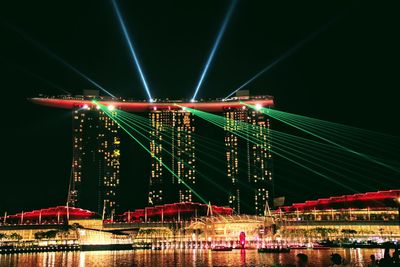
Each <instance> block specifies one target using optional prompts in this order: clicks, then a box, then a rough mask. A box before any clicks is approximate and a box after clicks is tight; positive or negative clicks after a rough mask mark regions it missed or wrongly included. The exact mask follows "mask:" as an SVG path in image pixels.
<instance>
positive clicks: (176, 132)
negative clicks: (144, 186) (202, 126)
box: [148, 109, 196, 205]
mask: <svg viewBox="0 0 400 267" xmlns="http://www.w3.org/2000/svg"><path fill="white" fill-rule="evenodd" d="M149 116H150V123H151V126H152V130H150V138H151V141H150V151H151V153H152V159H151V174H150V189H149V198H148V202H149V204H150V205H159V204H164V203H172V202H177V201H179V202H187V201H189V202H190V201H192V200H193V199H192V192H191V191H190V190H189V189H188V188H187V187H186V186H185V185H183V183H182V181H184V182H185V183H186V184H187V185H189V186H193V184H195V182H196V180H195V175H196V169H195V143H194V139H193V135H192V133H193V131H194V129H195V128H194V126H193V116H192V115H191V113H190V112H187V111H184V110H157V109H154V110H152V111H151V112H150V113H149ZM160 161H161V162H162V163H163V164H165V165H166V166H167V167H168V168H170V169H171V171H172V172H174V173H175V174H176V175H177V176H178V177H179V178H180V179H177V178H176V177H175V176H174V175H172V174H171V173H170V172H169V171H167V170H165V168H164V167H163V164H161V162H160Z"/></svg>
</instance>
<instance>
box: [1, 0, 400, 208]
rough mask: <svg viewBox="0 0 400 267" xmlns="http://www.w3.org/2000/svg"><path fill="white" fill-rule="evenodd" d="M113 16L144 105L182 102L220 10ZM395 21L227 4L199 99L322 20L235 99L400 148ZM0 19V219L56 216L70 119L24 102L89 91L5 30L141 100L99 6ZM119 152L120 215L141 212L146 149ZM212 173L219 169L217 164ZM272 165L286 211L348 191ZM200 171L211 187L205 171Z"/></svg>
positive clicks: (345, 12) (343, 7) (198, 6)
mask: <svg viewBox="0 0 400 267" xmlns="http://www.w3.org/2000/svg"><path fill="white" fill-rule="evenodd" d="M119 5H120V8H121V12H122V15H123V17H124V19H125V22H126V25H127V28H128V31H129V33H130V35H131V38H132V40H133V43H134V46H135V48H136V50H137V51H138V55H139V58H140V62H141V65H142V67H143V71H144V74H145V76H146V78H147V80H148V82H149V87H150V90H151V92H152V95H153V97H154V98H190V97H191V96H192V94H193V92H194V89H195V86H196V84H197V82H198V79H199V76H200V74H201V71H202V69H203V65H204V63H205V62H206V59H207V57H208V54H209V52H210V50H211V47H212V45H213V43H214V40H215V37H216V35H217V33H218V30H219V27H220V25H221V22H222V20H223V17H224V15H225V12H226V10H227V9H228V6H229V1H217V2H216V1H196V2H190V3H189V2H184V1H181V2H180V1H174V2H170V3H167V2H161V3H159V2H155V1H148V2H137V1H134V2H125V1H119ZM21 6H23V8H21ZM395 10H396V9H395V8H394V7H392V6H391V5H390V3H381V4H377V3H376V4H372V3H366V2H363V1H336V2H328V3H327V2H324V3H322V2H319V1H311V2H307V3H297V2H293V3H269V2H265V1H254V2H244V1H239V2H238V5H237V7H236V9H235V10H234V12H233V15H232V17H231V21H230V22H229V24H228V26H227V29H226V32H225V34H224V36H223V38H222V40H221V43H220V46H219V48H218V50H217V52H216V54H215V58H214V61H213V63H212V64H211V66H210V69H209V71H208V74H207V76H206V77H205V80H204V83H203V85H202V87H201V89H200V91H199V96H198V97H199V98H201V97H204V98H217V97H225V96H226V95H228V94H229V93H230V92H232V91H233V90H234V89H236V88H237V87H238V86H240V85H241V84H243V82H245V81H246V80H248V79H250V78H251V77H252V76H254V75H255V74H256V73H257V72H259V71H260V70H261V69H263V68H264V67H265V66H267V65H268V64H270V63H271V62H272V61H273V60H274V59H275V58H277V57H279V56H281V55H282V54H284V53H285V51H287V50H288V49H290V48H291V47H293V46H295V45H296V44H297V43H298V42H300V41H301V40H303V39H304V38H306V37H307V36H308V35H310V34H311V33H313V32H315V31H317V30H318V29H319V28H321V27H323V26H324V25H327V24H329V23H330V22H331V21H332V20H335V22H334V23H332V24H330V25H329V26H328V27H327V29H326V30H324V31H323V32H321V33H319V34H318V35H317V36H315V37H314V38H313V39H312V40H310V41H309V42H308V43H307V44H305V45H304V46H302V47H301V48H299V49H298V51H296V52H295V53H293V54H292V55H290V56H289V57H288V58H286V59H285V60H283V61H282V62H280V63H279V64H277V65H276V66H275V67H273V68H272V69H271V70H270V71H268V72H266V73H265V74H263V75H262V76H260V77H259V78H258V79H256V80H255V81H254V82H253V83H251V84H249V85H248V86H247V87H245V88H243V89H249V90H250V91H251V94H252V95H261V94H262V95H272V96H274V98H275V104H276V109H278V110H282V111H286V112H290V113H295V114H301V115H305V116H310V117H314V118H318V119H323V120H327V121H332V122H338V123H343V124H345V125H350V126H354V127H359V128H363V129H367V130H373V131H377V132H382V133H386V134H390V135H393V136H396V137H400V127H398V126H397V121H398V114H399V111H398V100H397V97H396V96H397V95H396V90H397V88H399V80H398V78H397V76H396V75H397V73H398V67H397V62H398V61H399V59H400V58H399V52H398V47H399V44H400V43H399V41H398V40H397V39H396V32H397V29H398V26H399V25H400V24H399V20H400V18H399V17H398V16H397V14H396V12H395ZM335 18H337V19H335ZM0 22H1V28H0V30H1V35H2V37H3V38H2V42H1V51H2V52H1V54H0V68H1V73H2V74H3V77H2V82H3V94H4V100H3V105H4V107H5V109H4V111H5V112H7V113H6V114H4V115H3V128H2V129H3V131H2V133H3V136H2V139H3V143H4V148H3V153H4V156H3V160H2V168H3V174H2V177H1V178H0V179H1V180H0V185H1V193H0V212H4V211H8V212H17V211H21V210H26V211H27V210H32V209H39V208H45V207H50V206H56V205H63V204H64V203H65V202H66V197H67V188H68V181H69V176H70V166H71V156H72V155H71V146H72V141H71V114H70V112H69V111H68V110H62V109H53V108H48V107H42V106H38V105H34V104H33V103H31V102H29V101H28V98H29V97H34V96H37V95H39V94H48V95H59V94H64V92H63V91H62V90H60V89H57V88H56V87H60V88H62V89H64V90H67V91H69V92H71V93H72V94H74V95H75V94H80V93H81V92H82V90H83V89H96V87H94V86H93V85H92V84H90V83H89V82H87V81H86V80H84V79H82V78H81V77H80V76H78V75H76V74H75V73H73V72H71V71H70V70H68V68H65V66H63V65H62V64H60V63H59V62H57V61H56V60H54V59H53V58H51V57H49V56H48V55H46V53H43V51H41V50H40V49H38V48H37V47H35V46H34V45H32V44H31V43H29V42H28V41H27V40H26V39H24V38H22V37H21V35H20V34H18V33H17V32H16V31H15V30H13V29H12V28H13V27H14V28H17V29H20V30H21V31H23V32H25V33H26V34H27V35H28V36H30V37H31V38H33V39H35V40H36V41H38V42H40V43H41V44H42V45H43V46H44V47H46V48H47V49H49V50H51V51H53V52H54V53H55V54H57V55H58V56H60V57H61V58H63V59H64V60H66V61H67V62H69V63H70V64H72V65H73V66H75V67H76V68H78V69H79V70H80V71H82V72H83V73H85V74H86V75H88V76H89V77H91V78H92V79H93V80H95V81H96V82H98V83H99V84H101V85H102V86H104V88H107V90H109V91H110V92H112V93H113V94H114V95H117V96H122V97H134V98H138V99H146V98H147V96H146V92H145V90H144V88H143V86H142V84H141V82H140V79H139V76H138V74H137V70H136V69H135V67H134V64H133V61H132V59H131V56H130V54H129V50H128V48H127V46H126V43H125V40H124V38H123V35H122V33H121V30H120V27H119V25H118V22H117V19H116V17H115V14H114V12H113V9H112V5H111V2H110V1H87V2H81V1H65V2H57V3H55V2H51V1H44V2H40V3H37V2H35V3H34V2H30V1H26V3H7V4H4V7H3V8H2V10H1V11H0ZM38 76H40V77H42V78H43V79H46V80H48V81H49V82H45V81H44V80H43V79H42V78H38ZM52 84H53V85H52ZM10 99H11V100H12V101H10ZM199 123H200V125H201V126H202V127H197V129H198V134H201V135H204V136H206V137H209V138H215V137H221V136H222V134H223V133H222V130H219V129H216V128H215V129H214V128H213V127H208V124H207V123H206V122H199ZM272 129H274V130H282V131H287V127H286V126H284V125H281V123H279V122H274V123H273V124H272ZM289 132H290V133H295V131H290V130H289ZM220 139H221V138H220ZM397 140H398V139H397ZM222 141H223V139H221V144H223V143H222ZM122 142H123V143H124V145H123V150H122V154H121V155H122V158H121V165H122V166H125V167H122V168H123V169H122V170H121V172H122V173H121V183H122V188H123V190H124V194H123V196H122V207H121V208H123V209H125V210H127V209H131V210H132V209H134V208H140V207H143V206H144V205H145V203H146V202H145V201H146V197H145V194H144V192H145V191H146V190H147V187H148V184H147V181H148V177H149V175H148V172H149V170H150V166H149V163H148V161H145V163H143V162H142V160H143V159H147V158H148V156H147V155H146V152H143V151H141V150H140V148H139V147H138V146H137V145H136V144H135V143H133V142H132V141H131V140H129V138H128V137H127V136H126V135H123V136H122ZM203 158H204V159H207V158H206V157H205V156H204V155H203ZM138 159H140V160H138ZM385 160H391V161H398V158H397V159H396V158H386V159H385ZM365 166H366V168H368V164H366V165H365ZM218 167H219V168H221V169H222V170H223V171H225V168H224V166H223V165H220V166H218ZM274 167H275V169H274V171H275V183H276V190H277V194H276V195H277V196H281V195H285V196H286V197H287V204H290V203H292V202H302V201H305V200H311V199H317V198H320V197H329V196H333V195H342V194H350V193H351V192H349V191H347V190H345V189H343V188H341V187H339V186H338V185H336V184H333V183H327V182H326V181H325V180H322V179H320V178H318V176H316V175H315V174H312V173H310V172H308V171H307V170H302V169H300V168H299V167H296V166H293V165H292V164H290V163H288V162H286V161H285V160H283V159H281V158H279V157H277V158H276V159H275V160H274ZM201 168H202V169H203V170H205V171H207V168H205V167H204V166H203V167H201ZM365 172H366V173H368V169H366V170H365ZM207 174H208V175H209V176H211V177H218V174H217V173H216V172H213V171H211V170H210V171H208V172H207ZM390 174H392V176H390ZM219 178H220V177H219ZM398 178H400V177H399V175H398V174H397V176H396V175H395V174H393V173H390V172H387V173H384V172H382V177H371V179H369V180H368V179H367V180H365V181H363V183H365V186H357V185H354V186H355V187H356V189H357V190H359V191H360V192H365V191H367V188H370V187H372V188H376V191H378V190H385V189H396V188H399V185H400V183H399V182H398V181H399V179H398ZM338 179H339V178H338ZM374 179H379V180H380V181H382V183H380V184H379V183H376V182H375V181H374ZM396 181H397V182H396ZM207 189H208V188H207V187H205V190H207ZM210 190H211V192H210V193H209V194H210V195H211V198H213V199H214V201H218V191H217V190H216V189H215V188H214V189H210ZM369 191H371V190H369ZM216 204H218V203H216ZM0 216H1V215H0Z"/></svg>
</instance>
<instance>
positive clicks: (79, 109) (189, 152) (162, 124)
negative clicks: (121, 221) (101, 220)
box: [31, 90, 274, 218]
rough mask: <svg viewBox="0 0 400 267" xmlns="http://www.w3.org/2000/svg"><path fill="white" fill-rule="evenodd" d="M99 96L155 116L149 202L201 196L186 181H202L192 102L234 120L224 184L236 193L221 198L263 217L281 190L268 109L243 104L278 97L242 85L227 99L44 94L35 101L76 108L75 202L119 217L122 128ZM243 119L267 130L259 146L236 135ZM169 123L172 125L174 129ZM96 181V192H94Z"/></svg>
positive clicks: (71, 200)
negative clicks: (277, 188) (167, 139)
mask: <svg viewBox="0 0 400 267" xmlns="http://www.w3.org/2000/svg"><path fill="white" fill-rule="evenodd" d="M94 99H96V101H97V102H98V103H99V104H101V105H105V106H108V107H109V110H112V111H111V112H117V111H118V110H123V111H126V112H133V113H144V114H146V113H147V114H148V115H145V116H148V118H149V123H150V125H151V126H152V127H151V130H150V131H149V138H150V146H149V149H150V151H151V162H150V164H151V171H150V179H149V192H148V204H149V205H150V206H155V205H161V204H167V203H175V202H192V201H198V200H197V199H196V197H195V196H194V195H193V194H192V192H191V191H190V190H189V189H188V188H187V187H185V186H183V184H182V181H184V182H185V183H186V184H188V185H189V186H190V185H194V184H195V183H196V179H197V177H196V163H197V161H196V157H195V155H196V140H195V136H194V132H195V130H196V128H195V116H194V115H193V114H192V113H191V112H189V111H188V110H187V109H185V108H191V109H196V110H201V111H206V112H211V113H218V114H223V116H224V117H225V118H226V119H228V120H226V121H227V123H226V125H225V126H224V127H225V137H224V138H225V140H224V141H225V155H226V156H225V160H226V180H225V183H224V185H223V186H224V188H226V189H227V190H228V191H229V194H228V196H227V197H226V198H225V199H221V203H217V204H218V205H225V206H230V207H232V208H233V209H234V211H235V212H236V213H238V214H241V213H246V214H257V215H263V213H264V210H265V205H266V202H267V201H268V202H269V203H271V201H272V199H273V191H274V189H273V172H272V155H271V152H270V151H269V150H268V149H267V148H269V147H270V145H271V144H270V130H269V129H270V120H269V117H268V116H267V115H266V114H264V113H261V112H259V111H257V110H255V109H250V108H247V107H246V106H245V105H244V104H243V102H244V103H246V104H250V105H255V106H258V107H272V106H273V105H274V99H273V97H271V96H265V95H263V96H250V94H249V92H248V91H239V92H238V93H237V94H236V96H234V97H232V98H230V99H226V100H222V99H215V100H208V101H202V100H201V101H198V102H185V101H169V100H163V101H154V102H145V101H131V100H125V99H120V98H111V97H105V96H100V95H99V92H98V91H95V90H85V91H84V93H83V94H82V95H77V96H59V97H42V96H41V97H38V98H32V99H31V101H32V102H34V103H37V104H40V105H44V106H50V107H57V108H65V109H70V110H72V120H73V124H72V125H73V126H72V128H73V129H72V133H73V137H72V142H73V143H72V149H73V158H72V174H71V181H70V185H69V194H68V204H69V205H70V206H73V207H80V208H84V209H88V210H92V211H96V212H98V213H99V214H102V215H103V217H105V218H110V217H112V215H113V214H115V213H116V212H117V210H118V205H119V203H118V197H119V196H118V192H119V190H118V189H119V186H120V168H121V166H120V155H121V139H120V132H121V129H120V126H119V125H118V124H117V123H116V122H114V121H113V120H112V119H111V118H110V117H109V116H108V115H106V114H105V112H104V111H102V110H101V109H98V108H97V107H96V105H94V104H93V102H92V101H93V100H94ZM176 104H179V105H176ZM182 107H184V108H182ZM240 122H245V123H247V124H249V125H254V126H258V127H259V129H261V130H260V131H257V132H254V136H253V137H252V138H257V140H259V142H260V143H259V144H254V143H251V142H249V141H248V140H244V139H243V140H242V138H240V137H238V135H236V134H235V131H240V130H241V129H240V127H242V126H241V125H243V123H240ZM167 128H169V129H172V130H169V131H167V130H166V129H167ZM165 134H169V135H171V136H170V140H171V142H170V145H169V146H168V151H169V150H170V151H171V154H172V155H173V156H172V157H171V159H170V160H169V161H168V160H167V159H166V156H165V147H167V146H166V145H165V144H164V140H163V136H165ZM249 134H253V133H249ZM222 141H223V140H221V142H222ZM243 154H245V155H243ZM240 155H241V156H242V157H239V156H240ZM243 156H244V157H243ZM157 158H158V159H160V160H161V161H162V162H163V163H164V164H167V165H168V167H169V168H170V169H171V170H172V171H173V172H174V173H175V174H176V175H177V176H178V177H179V178H180V179H176V177H174V175H171V173H170V172H168V171H166V170H165V169H164V167H163V166H162V164H161V162H160V161H159V160H157ZM243 158H245V160H243ZM239 169H241V170H245V171H239ZM244 184H245V185H247V186H244ZM249 185H250V186H249ZM93 187H95V188H96V189H97V190H89V188H93ZM250 188H251V189H250ZM243 203H247V204H250V205H246V206H247V207H248V206H250V208H245V207H244V205H243Z"/></svg>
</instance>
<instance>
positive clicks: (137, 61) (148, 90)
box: [112, 0, 153, 102]
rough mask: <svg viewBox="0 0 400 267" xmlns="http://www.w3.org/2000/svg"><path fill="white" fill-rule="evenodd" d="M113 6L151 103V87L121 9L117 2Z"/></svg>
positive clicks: (114, 0)
mask: <svg viewBox="0 0 400 267" xmlns="http://www.w3.org/2000/svg"><path fill="white" fill-rule="evenodd" d="M112 4H113V7H114V10H115V14H116V15H117V18H118V22H119V24H120V26H121V29H122V32H123V34H124V37H125V40H126V43H127V44H128V47H129V51H130V52H131V55H132V57H133V60H134V61H135V65H136V69H137V70H138V72H139V75H140V79H141V80H142V84H143V86H144V89H145V90H146V93H147V96H148V97H149V101H150V102H152V101H153V98H152V97H151V94H150V89H149V86H148V85H147V81H146V78H145V77H144V74H143V71H142V68H141V67H140V63H139V59H138V57H137V55H136V52H135V49H134V48H133V44H132V42H131V38H130V37H129V33H128V30H127V29H126V26H125V23H124V20H123V18H122V15H121V12H120V11H119V8H118V5H117V2H116V0H112Z"/></svg>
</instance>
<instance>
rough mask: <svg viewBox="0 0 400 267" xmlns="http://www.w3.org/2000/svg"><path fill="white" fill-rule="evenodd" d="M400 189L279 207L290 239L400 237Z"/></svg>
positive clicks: (284, 229)
mask: <svg viewBox="0 0 400 267" xmlns="http://www.w3.org/2000/svg"><path fill="white" fill-rule="evenodd" d="M399 197H400V190H389V191H378V192H369V193H364V194H355V195H345V196H338V197H330V198H322V199H318V200H314V201H306V202H305V203H296V204H293V205H291V206H284V207H281V208H279V209H278V210H277V211H276V213H275V216H276V219H277V220H278V223H279V224H280V225H281V226H282V228H281V233H282V235H283V237H287V238H304V237H314V238H317V239H318V238H319V239H321V238H322V239H327V238H330V239H336V238H350V237H352V238H360V239H371V238H375V239H376V238H380V239H383V240H386V239H392V238H400V231H399V227H400V225H399V203H398V202H397V201H396V200H397V199H399Z"/></svg>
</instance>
